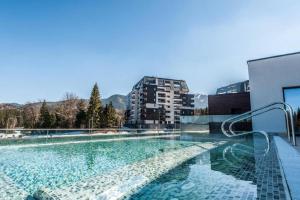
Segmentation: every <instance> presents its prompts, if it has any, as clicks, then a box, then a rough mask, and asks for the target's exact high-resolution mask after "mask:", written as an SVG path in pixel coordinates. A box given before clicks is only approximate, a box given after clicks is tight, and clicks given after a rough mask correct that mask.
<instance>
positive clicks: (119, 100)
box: [102, 94, 127, 110]
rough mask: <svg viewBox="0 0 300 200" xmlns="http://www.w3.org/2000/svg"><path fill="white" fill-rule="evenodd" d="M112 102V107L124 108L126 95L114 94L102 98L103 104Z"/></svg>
mask: <svg viewBox="0 0 300 200" xmlns="http://www.w3.org/2000/svg"><path fill="white" fill-rule="evenodd" d="M109 102H112V104H113V106H114V108H116V109H118V110H126V103H127V96H124V95H120V94H115V95H112V96H110V97H108V98H106V99H102V103H103V105H106V104H109Z"/></svg>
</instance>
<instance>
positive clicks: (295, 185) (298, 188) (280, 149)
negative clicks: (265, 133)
mask: <svg viewBox="0 0 300 200" xmlns="http://www.w3.org/2000/svg"><path fill="white" fill-rule="evenodd" d="M274 141H275V144H276V147H277V153H278V158H279V161H280V163H281V166H282V170H283V173H284V175H285V179H286V183H287V186H288V190H289V192H290V195H291V198H292V199H300V153H299V152H298V151H297V150H296V149H295V148H294V147H293V146H292V145H291V144H289V143H288V142H287V141H285V140H284V139H282V138H281V137H279V136H274Z"/></svg>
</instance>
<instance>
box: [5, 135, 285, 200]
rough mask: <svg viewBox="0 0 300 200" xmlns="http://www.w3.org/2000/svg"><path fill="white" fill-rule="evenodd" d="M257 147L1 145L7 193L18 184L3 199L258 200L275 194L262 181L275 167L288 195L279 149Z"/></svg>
mask: <svg viewBox="0 0 300 200" xmlns="http://www.w3.org/2000/svg"><path fill="white" fill-rule="evenodd" d="M258 144H263V142H258ZM254 145H255V143H253V140H252V139H251V138H250V139H249V138H248V139H247V140H245V141H244V140H242V141H240V140H238V141H236V142H228V141H225V140H224V139H222V138H221V139H218V140H217V139H215V138H214V139H209V138H205V139H204V138H198V137H195V136H192V137H186V136H181V137H177V136H159V137H155V136H149V137H131V138H112V139H104V140H101V139H94V140H80V141H78V140H72V139H69V140H64V141H60V142H57V141H52V142H48V143H32V142H31V143H29V144H23V145H5V146H0V150H1V153H0V154H1V157H0V171H1V174H0V177H1V178H0V188H1V185H8V186H10V187H8V186H6V190H8V191H10V192H7V191H1V193H0V194H1V195H2V196H0V197H2V198H3V199H4V198H6V199H22V198H23V199H25V198H27V197H28V196H34V197H35V198H37V199H47V198H54V199H55V198H56V199H86V198H87V197H88V198H90V199H96V198H97V199H205V198H206V199H216V198H225V197H228V198H230V197H234V198H241V199H244V197H246V198H249V199H255V198H256V197H260V196H261V195H262V194H263V195H267V194H268V192H270V191H269V190H268V191H267V190H266V191H264V189H265V188H264V187H261V185H263V183H264V181H265V180H260V179H259V178H258V174H259V173H260V171H259V170H262V169H264V166H265V165H269V164H270V163H268V162H272V165H273V167H272V168H266V169H267V170H269V171H270V170H271V175H272V176H273V175H276V177H277V179H276V183H277V185H276V183H274V185H273V186H272V189H274V191H275V189H278V190H276V191H278V195H275V196H276V197H277V196H278V197H280V195H281V197H283V196H284V190H283V186H282V178H281V175H280V171H279V170H278V169H277V168H276V166H278V165H274V163H275V164H276V157H274V152H273V151H274V150H272V148H271V151H270V153H269V154H268V155H267V157H266V156H265V155H263V154H262V152H255V151H254V148H253V146H254ZM268 156H269V157H268ZM261 173H263V174H264V173H265V172H261ZM263 177H264V178H266V180H268V178H269V177H267V176H266V175H265V176H263ZM7 187H8V188H7ZM3 188H4V186H3ZM268 188H271V187H270V186H268ZM268 188H267V189H268ZM0 190H1V189H0ZM2 190H3V189H2ZM12 191H13V192H12ZM262 197H263V196H262Z"/></svg>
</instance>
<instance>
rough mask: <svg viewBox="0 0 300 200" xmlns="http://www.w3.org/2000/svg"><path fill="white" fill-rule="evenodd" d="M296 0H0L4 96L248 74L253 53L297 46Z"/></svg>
mask: <svg viewBox="0 0 300 200" xmlns="http://www.w3.org/2000/svg"><path fill="white" fill-rule="evenodd" d="M299 10H300V1H297V0H282V1H279V0H265V1H259V0H252V1H240V0H223V1H221V0H184V1H183V0H151V1H146V0H94V1H92V0H81V1H78V0H43V1H41V0H0V75H1V76H0V103H1V102H18V103H25V102H28V101H36V100H41V99H47V100H49V101H55V100H59V99H61V98H62V97H63V95H64V93H65V92H74V93H76V94H77V95H78V96H80V97H82V98H88V97H89V94H90V90H91V87H92V85H93V84H94V83H95V82H98V84H99V87H100V90H101V94H102V96H103V97H108V96H110V95H112V94H116V93H119V94H127V93H128V92H129V91H130V89H131V88H132V86H133V85H134V84H135V83H136V82H137V81H138V80H139V79H140V78H141V77H142V76H144V75H149V76H162V77H168V78H178V79H185V80H187V83H188V85H189V87H190V90H191V92H195V93H208V94H211V93H214V92H215V90H216V88H217V87H220V86H223V85H226V84H229V83H232V82H236V81H241V80H245V79H247V78H248V71H247V64H246V61H247V60H249V59H254V58H259V57H265V56H271V55H276V54H283V53H288V52H295V51H299V50H300V48H299V44H300V37H299V35H300V26H299V19H300V12H299Z"/></svg>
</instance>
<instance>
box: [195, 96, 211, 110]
mask: <svg viewBox="0 0 300 200" xmlns="http://www.w3.org/2000/svg"><path fill="white" fill-rule="evenodd" d="M207 107H208V96H207V95H206V94H195V109H200V108H207Z"/></svg>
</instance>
